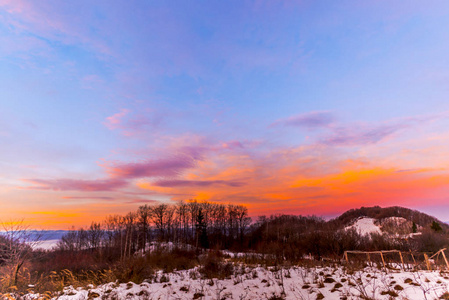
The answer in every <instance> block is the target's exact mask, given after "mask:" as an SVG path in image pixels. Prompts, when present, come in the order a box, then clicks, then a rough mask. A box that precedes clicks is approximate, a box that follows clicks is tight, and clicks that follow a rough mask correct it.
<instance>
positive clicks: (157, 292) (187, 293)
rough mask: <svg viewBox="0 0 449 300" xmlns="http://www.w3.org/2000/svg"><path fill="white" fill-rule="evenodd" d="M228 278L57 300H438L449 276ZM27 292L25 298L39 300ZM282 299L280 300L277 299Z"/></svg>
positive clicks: (66, 293)
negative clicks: (271, 298) (95, 299)
mask: <svg viewBox="0 0 449 300" xmlns="http://www.w3.org/2000/svg"><path fill="white" fill-rule="evenodd" d="M236 269H237V270H236V272H235V275H233V276H232V277H231V278H229V279H225V280H217V279H212V280H210V279H200V278H201V277H200V274H199V273H198V270H197V269H192V270H187V271H179V272H173V273H169V274H163V273H161V272H160V273H158V274H157V276H156V278H154V279H153V280H149V281H147V282H143V283H141V284H134V283H132V282H129V283H122V284H118V283H108V284H104V285H100V286H97V287H94V286H90V287H87V288H76V289H75V288H73V287H66V288H64V290H63V292H61V294H59V295H57V296H55V297H54V298H53V299H60V300H81V299H83V300H84V299H93V298H98V299H167V300H168V299H173V300H174V299H211V300H212V299H269V298H270V297H273V296H274V295H275V296H281V295H284V296H285V299H361V298H363V297H365V299H368V298H369V299H379V300H382V299H394V298H396V299H409V300H412V299H438V298H439V297H440V296H441V295H442V294H444V293H445V292H447V291H448V289H449V277H447V276H446V275H447V274H445V273H440V272H437V271H432V272H428V271H419V272H400V271H394V272H393V271H389V272H385V271H381V270H378V269H375V268H366V269H364V270H361V271H350V270H345V269H344V268H343V267H336V268H333V267H323V268H304V267H292V268H289V269H283V270H274V269H265V268H262V267H256V268H249V267H243V266H240V267H236ZM40 296H42V295H39V294H33V293H30V294H27V295H25V297H24V298H23V299H27V300H30V299H38V298H39V297H40ZM278 299H279V298H278Z"/></svg>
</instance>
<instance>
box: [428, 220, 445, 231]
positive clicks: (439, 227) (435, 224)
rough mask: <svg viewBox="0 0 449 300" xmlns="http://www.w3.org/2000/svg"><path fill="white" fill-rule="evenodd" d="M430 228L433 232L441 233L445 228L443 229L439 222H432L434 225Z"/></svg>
mask: <svg viewBox="0 0 449 300" xmlns="http://www.w3.org/2000/svg"><path fill="white" fill-rule="evenodd" d="M430 228H431V229H432V230H434V231H435V232H439V231H442V230H443V228H441V225H440V224H439V223H438V222H436V221H433V222H432V225H431V226H430Z"/></svg>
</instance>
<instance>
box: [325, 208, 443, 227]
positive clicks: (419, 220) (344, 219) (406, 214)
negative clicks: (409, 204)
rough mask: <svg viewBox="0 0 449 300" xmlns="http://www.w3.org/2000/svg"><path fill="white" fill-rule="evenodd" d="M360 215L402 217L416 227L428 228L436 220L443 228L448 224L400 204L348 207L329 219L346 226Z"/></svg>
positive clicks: (385, 217) (376, 217)
mask: <svg viewBox="0 0 449 300" xmlns="http://www.w3.org/2000/svg"><path fill="white" fill-rule="evenodd" d="M360 217H368V218H372V219H376V220H378V221H381V220H384V219H387V218H393V217H395V218H404V219H405V220H407V221H409V222H410V223H415V224H416V225H417V226H418V227H422V228H429V227H430V226H431V224H432V223H433V222H437V223H439V224H440V226H441V227H442V229H443V230H445V231H446V230H449V225H448V224H446V223H444V222H442V221H440V220H438V219H437V218H435V217H432V216H430V215H428V214H425V213H423V212H420V211H417V210H413V209H409V208H405V207H400V206H391V207H384V208H382V207H380V206H373V207H361V208H358V209H350V210H348V211H347V212H345V213H343V214H342V215H340V216H339V217H337V218H335V219H334V220H331V221H330V222H332V223H336V224H340V226H343V227H346V226H349V225H351V224H352V223H353V222H354V221H355V220H357V219H359V218H360Z"/></svg>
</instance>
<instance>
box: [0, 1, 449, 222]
mask: <svg viewBox="0 0 449 300" xmlns="http://www.w3.org/2000/svg"><path fill="white" fill-rule="evenodd" d="M448 13H449V4H448V3H447V2H445V1H435V2H432V3H424V2H422V1H407V2H403V3H402V2H394V3H391V2H387V1H364V2H359V1H339V2H334V1H286V2H283V1H226V2H223V1H189V2H160V1H113V2H111V1H95V2H92V1H75V2H61V1H39V2H35V1H26V0H20V1H19V0H16V1H8V0H2V1H1V0H0V39H1V41H2V42H1V44H0V141H1V147H0V170H1V171H0V201H1V204H2V206H3V207H4V211H3V212H2V213H0V219H2V218H6V217H13V218H25V219H27V220H29V222H31V223H33V224H37V225H36V226H50V227H53V228H62V229H65V228H66V227H67V226H68V225H67V224H70V225H72V224H75V225H83V224H87V223H90V220H92V219H101V218H102V217H104V216H105V215H107V214H114V213H123V212H125V211H129V210H134V209H136V208H137V207H138V206H139V205H142V204H146V203H156V202H160V201H162V202H175V201H178V200H188V199H194V198H195V199H199V200H208V201H218V202H225V203H240V204H245V205H248V206H249V208H250V211H251V212H252V213H253V214H254V215H256V214H270V213H272V212H273V213H277V212H289V213H290V212H292V213H298V214H299V213H302V214H318V215H324V216H329V215H336V214H338V213H341V212H343V211H344V210H346V209H348V208H353V207H359V206H362V205H365V206H368V205H382V206H387V205H403V206H407V207H412V208H417V209H420V210H423V211H427V212H432V213H434V214H435V215H436V216H437V217H439V218H442V219H447V217H446V213H447V212H448V211H449V210H448V208H449V207H447V206H446V204H445V203H446V202H447V201H446V200H447V199H446V194H447V184H448V183H449V177H448V175H449V174H448V172H447V171H448V169H447V168H448V167H449V160H448V159H447V158H446V157H447V155H446V154H447V151H448V148H447V146H446V145H447V142H448V141H447V139H448V137H449V135H448V133H447V128H448V127H447V125H448V119H447V117H448V112H449V104H448V103H449V102H448V101H446V98H447V96H448V88H447V87H448V81H449V72H448V71H447V70H449V68H448V64H449V60H448V54H447V53H449V32H448V31H447V28H448V26H449V18H447V16H448ZM435 207H438V209H435Z"/></svg>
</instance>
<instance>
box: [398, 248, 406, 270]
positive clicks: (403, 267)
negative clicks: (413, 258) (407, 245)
mask: <svg viewBox="0 0 449 300" xmlns="http://www.w3.org/2000/svg"><path fill="white" fill-rule="evenodd" d="M399 256H400V257H401V263H402V269H403V270H404V271H405V266H404V259H403V258H402V253H401V251H399Z"/></svg>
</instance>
